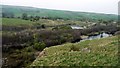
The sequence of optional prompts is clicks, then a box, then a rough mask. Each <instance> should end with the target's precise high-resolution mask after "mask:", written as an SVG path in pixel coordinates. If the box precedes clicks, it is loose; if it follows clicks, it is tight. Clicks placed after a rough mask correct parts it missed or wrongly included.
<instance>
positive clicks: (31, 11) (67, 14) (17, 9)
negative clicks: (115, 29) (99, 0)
mask: <svg viewBox="0 0 120 68" xmlns="http://www.w3.org/2000/svg"><path fill="white" fill-rule="evenodd" d="M2 11H3V12H7V13H14V14H15V16H21V15H22V14H23V13H27V14H28V15H32V16H36V15H37V16H48V17H61V18H68V19H71V20H72V19H92V20H94V21H95V20H99V19H103V20H117V15H112V14H100V13H89V12H72V11H61V10H50V9H41V8H33V7H24V6H10V5H2Z"/></svg>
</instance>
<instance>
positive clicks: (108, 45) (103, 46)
mask: <svg viewBox="0 0 120 68" xmlns="http://www.w3.org/2000/svg"><path fill="white" fill-rule="evenodd" d="M43 52H44V54H42V56H38V58H37V59H36V60H35V61H34V62H33V63H32V65H31V66H116V65H117V64H118V37H117V36H113V37H108V38H103V39H95V40H87V41H82V42H79V43H74V44H72V43H66V44H63V45H59V46H53V47H49V48H45V49H44V50H43Z"/></svg>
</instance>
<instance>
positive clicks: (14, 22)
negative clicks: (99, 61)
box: [1, 18, 92, 26]
mask: <svg viewBox="0 0 120 68" xmlns="http://www.w3.org/2000/svg"><path fill="white" fill-rule="evenodd" d="M1 19H2V25H5V26H23V25H25V26H33V25H35V24H36V25H40V24H45V25H47V26H55V25H62V24H77V25H80V26H86V25H90V24H91V23H92V22H91V23H85V22H80V21H72V20H67V21H62V20H58V21H57V20H55V21H53V20H45V19H40V20H39V21H36V22H32V21H29V20H22V19H15V18H1Z"/></svg>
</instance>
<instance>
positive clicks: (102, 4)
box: [0, 0, 119, 14]
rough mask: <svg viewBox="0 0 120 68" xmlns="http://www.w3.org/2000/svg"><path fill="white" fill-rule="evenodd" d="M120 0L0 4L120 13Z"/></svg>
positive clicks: (29, 0)
mask: <svg viewBox="0 0 120 68" xmlns="http://www.w3.org/2000/svg"><path fill="white" fill-rule="evenodd" d="M118 2H119V0H2V1H1V2H0V4H4V5H17V6H32V7H38V8H48V9H58V10H70V11H84V12H96V13H107V14H118Z"/></svg>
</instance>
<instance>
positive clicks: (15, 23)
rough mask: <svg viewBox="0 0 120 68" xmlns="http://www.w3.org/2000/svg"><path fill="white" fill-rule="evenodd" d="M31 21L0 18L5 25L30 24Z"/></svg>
mask: <svg viewBox="0 0 120 68" xmlns="http://www.w3.org/2000/svg"><path fill="white" fill-rule="evenodd" d="M31 24H33V22H31V21H29V20H22V19H13V18H2V25H6V26H18V25H31Z"/></svg>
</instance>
